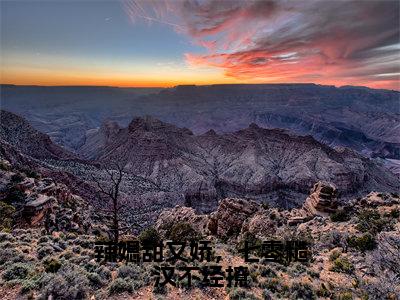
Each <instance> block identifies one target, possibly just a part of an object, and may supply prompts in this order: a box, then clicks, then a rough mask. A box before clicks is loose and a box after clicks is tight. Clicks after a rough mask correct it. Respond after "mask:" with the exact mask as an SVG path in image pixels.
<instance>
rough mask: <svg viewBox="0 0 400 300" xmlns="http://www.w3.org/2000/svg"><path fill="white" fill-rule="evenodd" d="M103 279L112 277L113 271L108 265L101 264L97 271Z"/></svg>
mask: <svg viewBox="0 0 400 300" xmlns="http://www.w3.org/2000/svg"><path fill="white" fill-rule="evenodd" d="M95 272H96V273H97V274H99V275H100V277H101V279H103V280H110V279H111V271H110V270H109V269H108V268H107V267H106V266H100V267H98V268H97V269H96V271H95Z"/></svg>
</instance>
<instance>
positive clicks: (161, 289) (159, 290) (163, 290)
mask: <svg viewBox="0 0 400 300" xmlns="http://www.w3.org/2000/svg"><path fill="white" fill-rule="evenodd" d="M153 293H154V294H166V293H167V288H166V287H165V285H156V286H154V287H153Z"/></svg>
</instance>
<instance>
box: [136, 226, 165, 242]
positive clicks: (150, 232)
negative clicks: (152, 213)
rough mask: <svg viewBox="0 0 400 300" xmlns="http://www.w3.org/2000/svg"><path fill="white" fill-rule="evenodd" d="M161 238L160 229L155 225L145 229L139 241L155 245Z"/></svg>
mask: <svg viewBox="0 0 400 300" xmlns="http://www.w3.org/2000/svg"><path fill="white" fill-rule="evenodd" d="M160 240H161V237H160V235H159V234H158V231H157V230H156V229H155V228H154V227H149V228H146V229H145V230H143V231H142V232H141V233H140V235H139V241H140V243H141V244H142V245H155V244H157V243H159V242H160Z"/></svg>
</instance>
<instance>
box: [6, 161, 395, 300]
mask: <svg viewBox="0 0 400 300" xmlns="http://www.w3.org/2000/svg"><path fill="white" fill-rule="evenodd" d="M0 172H1V176H0V178H1V191H2V200H1V202H0V204H1V214H2V218H1V233H0V245H1V246H0V278H1V279H0V280H1V281H0V294H1V295H2V299H398V297H399V295H400V289H399V287H400V273H399V270H400V268H399V267H400V219H399V215H400V198H399V195H398V194H395V193H392V194H390V193H378V192H371V193H370V194H369V195H367V196H365V197H362V198H358V199H353V200H352V201H350V202H349V203H347V204H346V206H338V203H337V201H336V200H337V199H336V194H337V191H336V189H335V187H334V186H333V185H331V184H329V183H324V182H319V183H317V184H316V185H315V186H314V188H313V189H312V190H311V192H310V196H309V197H308V198H307V200H306V201H305V203H304V205H303V206H302V207H300V208H297V209H292V210H283V209H277V208H271V207H268V206H267V205H265V204H264V205H260V204H259V203H256V202H253V201H247V200H244V199H234V198H226V199H223V200H221V201H220V202H219V205H218V207H217V209H216V210H215V211H214V212H212V213H211V214H198V213H197V212H196V211H195V210H194V209H193V208H190V207H183V206H176V207H175V208H172V209H168V210H164V211H163V212H162V213H161V214H160V215H159V217H158V219H157V221H156V222H155V224H154V227H148V228H146V229H144V230H143V231H142V232H141V233H140V234H139V235H138V236H123V237H122V238H123V239H129V240H131V239H136V238H138V239H139V240H140V241H141V242H143V241H156V240H159V239H163V240H170V239H172V240H185V239H193V240H209V241H210V242H211V245H212V247H213V255H215V256H217V255H218V256H221V257H222V261H221V262H220V263H219V265H221V266H222V268H223V269H224V270H225V269H226V268H228V266H233V267H238V266H245V267H248V270H249V276H248V279H247V281H246V282H247V287H246V286H244V287H240V286H238V287H231V288H229V287H226V286H224V287H220V288H212V287H207V286H206V285H204V284H202V283H201V282H200V281H197V280H194V281H193V285H192V287H190V288H189V287H187V286H186V285H185V284H182V285H181V286H180V287H173V286H170V285H167V287H166V288H156V287H154V284H155V276H156V272H155V268H156V267H157V266H159V265H160V264H157V263H139V264H135V263H129V264H127V263H125V262H119V263H106V262H104V261H100V262H97V261H96V259H95V252H94V243H95V242H96V241H99V240H104V239H105V238H106V235H105V232H106V231H107V228H104V226H103V227H102V224H103V221H104V220H98V219H96V213H95V212H94V211H93V210H92V208H91V207H90V206H88V205H87V204H86V203H85V201H84V200H83V199H82V198H80V197H78V196H76V195H74V194H73V193H71V192H70V191H69V189H68V188H67V187H66V186H64V185H62V184H60V183H58V182H54V181H53V180H51V179H49V178H43V177H42V176H41V175H40V174H35V173H32V172H29V171H28V170H25V171H23V170H15V169H14V168H13V167H12V166H11V165H10V164H9V163H7V161H4V160H3V161H1V171H0ZM18 191H19V192H18ZM38 199H40V200H43V199H45V200H46V201H39V202H40V203H41V205H43V203H47V205H43V206H40V207H37V211H35V212H34V213H31V214H29V213H28V212H29V209H27V208H31V206H32V202H33V201H35V200H38ZM34 203H35V202H34ZM271 240H275V241H285V240H305V241H308V242H309V245H310V248H309V250H310V258H309V260H308V261H307V262H295V261H292V262H290V263H289V262H288V261H286V260H283V261H281V262H271V261H268V260H267V259H265V258H262V257H260V259H259V261H258V262H245V261H244V257H243V254H242V253H240V252H239V250H240V249H242V248H243V245H244V242H245V241H248V242H249V243H250V244H251V245H261V244H262V242H263V241H271ZM184 255H185V256H189V253H188V252H185V253H184ZM252 256H253V257H257V256H261V254H260V253H258V252H254V253H252ZM213 257H214V256H213ZM170 264H172V265H175V266H176V267H180V268H182V267H184V266H185V263H183V262H171V263H170ZM189 265H190V266H193V265H195V266H198V267H200V268H202V267H205V266H209V265H210V263H207V262H204V261H203V262H197V261H195V262H193V263H191V264H189Z"/></svg>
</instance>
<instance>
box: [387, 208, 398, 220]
mask: <svg viewBox="0 0 400 300" xmlns="http://www.w3.org/2000/svg"><path fill="white" fill-rule="evenodd" d="M389 216H390V217H392V218H394V219H395V218H398V217H400V210H399V209H397V208H393V209H392V210H391V211H390V214H389Z"/></svg>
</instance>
